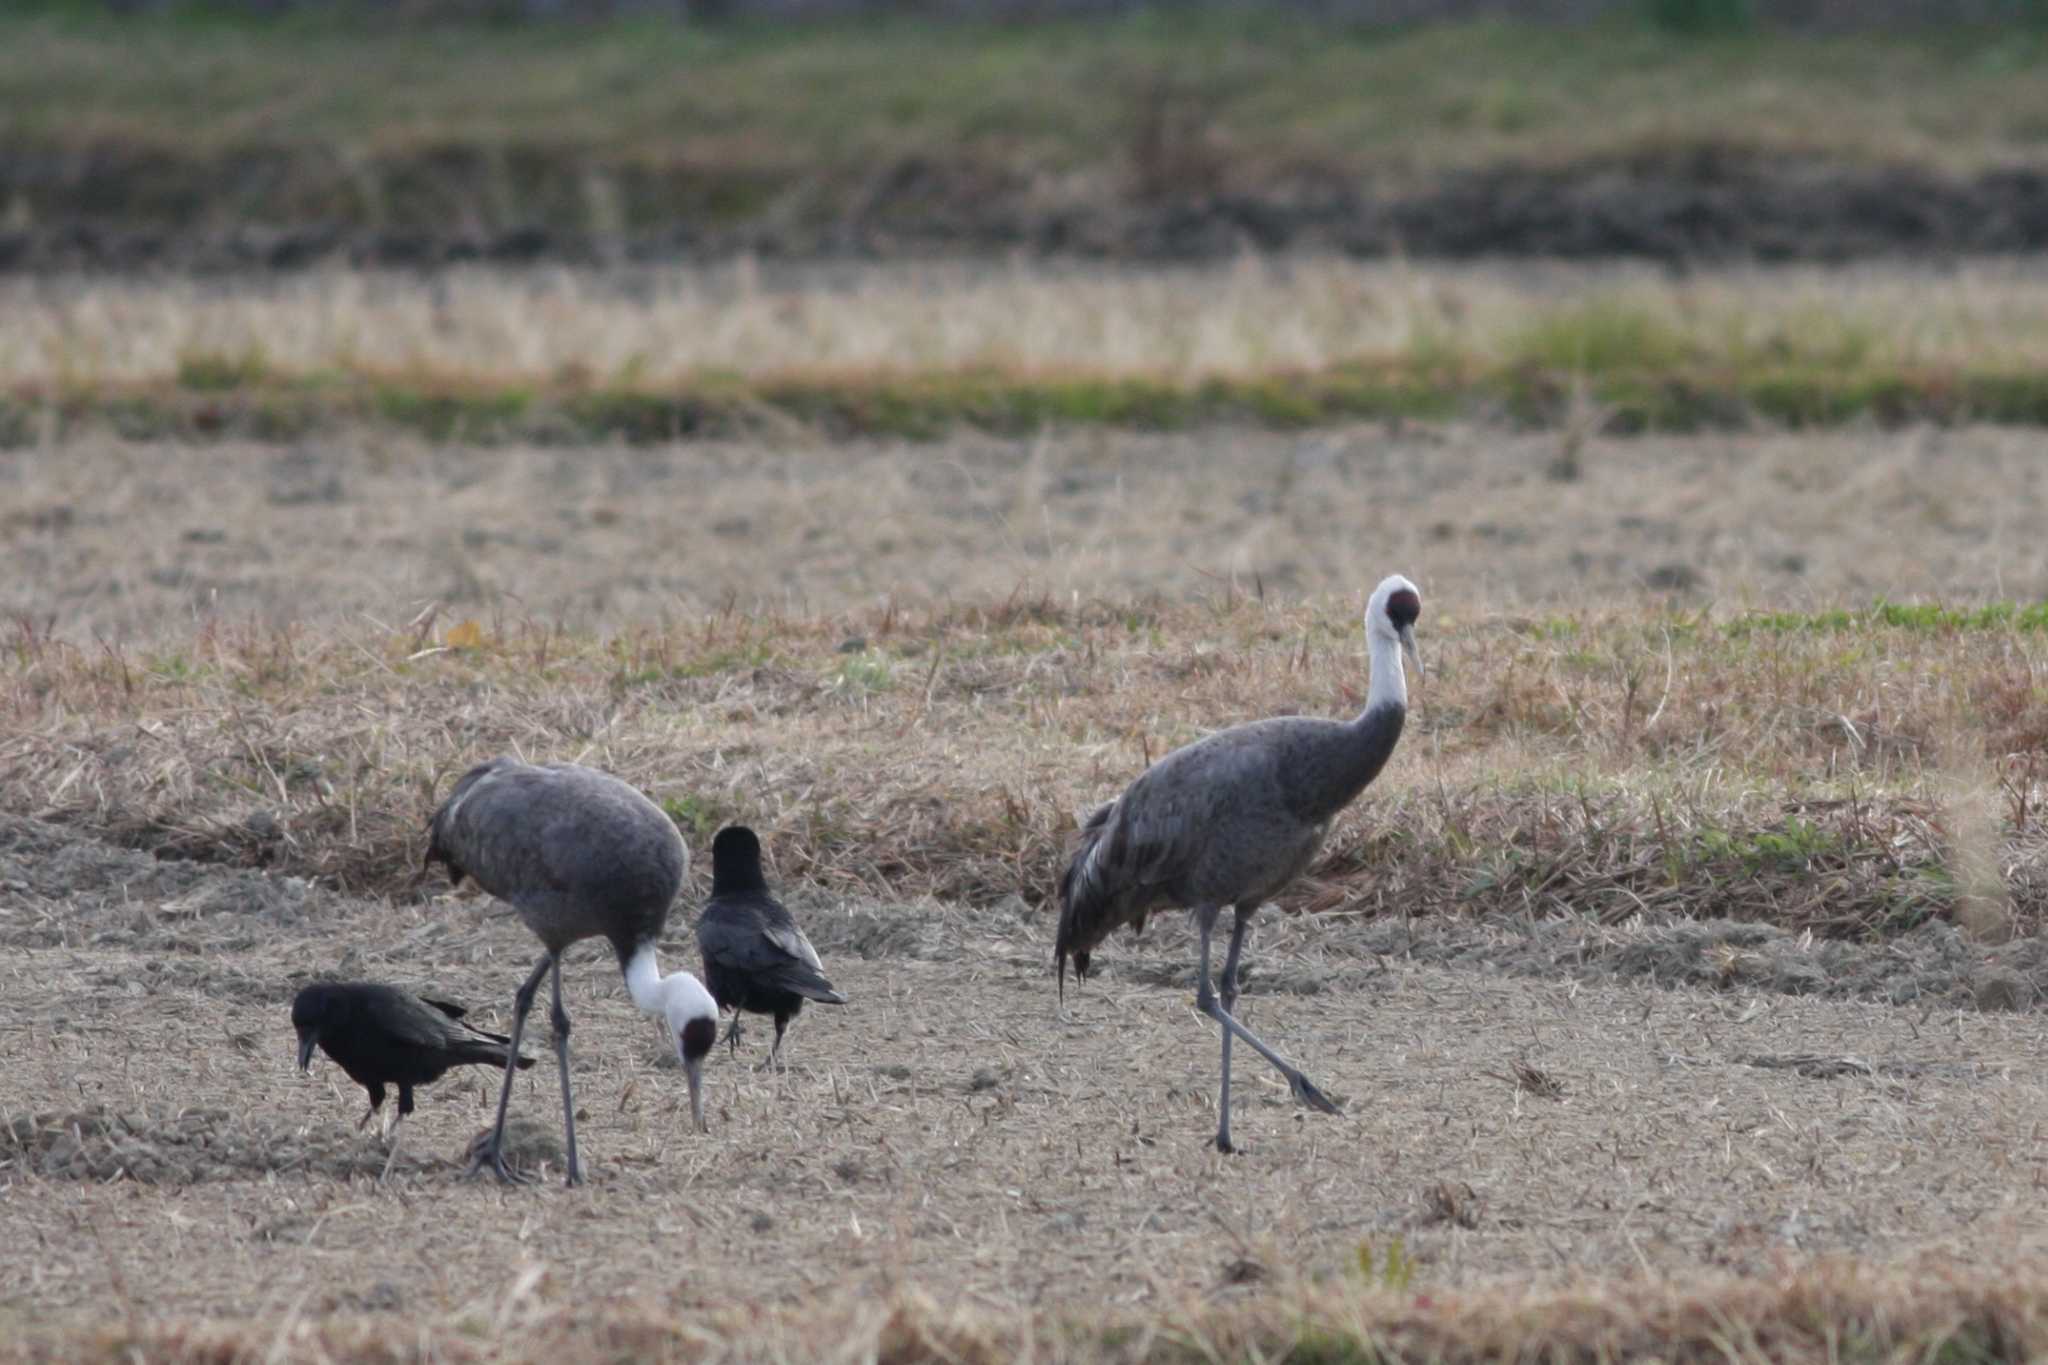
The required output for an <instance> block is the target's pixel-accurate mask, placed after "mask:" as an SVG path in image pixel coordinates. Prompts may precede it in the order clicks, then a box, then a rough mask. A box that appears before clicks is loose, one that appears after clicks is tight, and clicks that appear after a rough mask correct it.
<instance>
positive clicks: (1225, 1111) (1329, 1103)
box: [1195, 905, 1343, 1152]
mask: <svg viewBox="0 0 2048 1365" xmlns="http://www.w3.org/2000/svg"><path fill="white" fill-rule="evenodd" d="M1221 910H1222V907H1221V906H1215V905H1211V906H1205V907H1203V908H1202V909H1200V910H1197V911H1196V912H1195V922H1196V923H1197V925H1199V926H1200V928H1201V931H1202V978H1201V985H1200V987H1199V988H1198V989H1197V990H1196V992H1195V1008H1196V1009H1198V1010H1200V1011H1201V1012H1202V1013H1204V1014H1206V1015H1208V1016H1209V1017H1210V1018H1211V1019H1214V1020H1215V1021H1216V1022H1217V1023H1218V1024H1220V1025H1222V1027H1223V1032H1224V1037H1225V1038H1226V1039H1228V1038H1229V1036H1230V1035H1231V1034H1233V1033H1235V1034H1236V1035H1237V1036H1238V1037H1240V1038H1242V1039H1244V1042H1245V1045H1246V1046H1247V1047H1249V1048H1251V1049H1252V1051H1254V1052H1256V1053H1258V1054H1259V1055H1260V1056H1261V1057H1264V1058H1265V1059H1266V1060H1267V1061H1269V1062H1271V1063H1272V1064H1273V1066H1274V1069H1276V1070H1277V1071H1279V1073H1280V1074H1281V1075H1282V1076H1285V1077H1286V1078H1287V1087H1288V1089H1290V1090H1292V1091H1293V1092H1294V1097H1295V1098H1296V1099H1298V1100H1300V1101H1301V1102H1302V1103H1303V1104H1306V1105H1308V1106H1309V1107H1310V1108H1311V1109H1320V1110H1322V1111H1323V1112H1324V1113H1325V1114H1338V1113H1342V1112H1343V1111H1342V1110H1340V1109H1339V1108H1338V1107H1337V1105H1336V1103H1335V1102H1334V1101H1333V1100H1331V1099H1330V1097H1329V1096H1328V1095H1325V1094H1324V1093H1323V1092H1322V1091H1321V1090H1319V1089H1317V1088H1316V1085H1315V1083H1314V1082H1313V1081H1311V1080H1309V1078H1308V1077H1306V1076H1304V1075H1302V1074H1301V1071H1300V1069H1299V1068H1298V1067H1295V1066H1293V1065H1291V1064H1290V1063H1289V1062H1288V1061H1287V1060H1286V1059H1285V1058H1283V1057H1282V1056H1281V1055H1280V1054H1279V1053H1277V1052H1275V1051H1273V1049H1272V1048H1270V1047H1267V1046H1266V1044H1265V1042H1264V1041H1263V1040H1261V1039H1260V1037H1259V1035H1258V1034H1256V1033H1253V1032H1252V1031H1251V1030H1250V1029H1248V1028H1246V1027H1245V1026H1244V1025H1243V1024H1240V1023H1238V1022H1237V1019H1236V1017H1235V1016H1233V1015H1232V1014H1231V1013H1230V1011H1229V1010H1227V1009H1225V1008H1224V1006H1223V1002H1222V1001H1220V1000H1218V999H1217V998H1216V989H1215V987H1214V986H1213V985H1211V984H1210V980H1209V939H1210V936H1211V935H1212V934H1213V933H1214V932H1215V929H1216V916H1217V915H1218V914H1219V913H1220V912H1221ZM1243 924H1244V920H1243V919H1242V918H1240V919H1239V920H1238V928H1237V930H1236V931H1235V932H1234V933H1233V935H1232V937H1233V939H1235V938H1236V937H1237V936H1238V935H1239V934H1241V933H1242V931H1243V929H1242V926H1243ZM1226 1055H1228V1054H1226ZM1217 1108H1218V1109H1219V1110H1220V1111H1221V1116H1220V1118H1219V1120H1218V1123H1217V1126H1216V1150H1218V1151H1219V1152H1228V1151H1231V1150H1232V1148H1231V1146H1230V1072H1229V1071H1228V1070H1227V1069H1226V1070H1225V1071H1224V1073H1223V1089H1222V1091H1221V1093H1220V1094H1219V1096H1218V1103H1217Z"/></svg>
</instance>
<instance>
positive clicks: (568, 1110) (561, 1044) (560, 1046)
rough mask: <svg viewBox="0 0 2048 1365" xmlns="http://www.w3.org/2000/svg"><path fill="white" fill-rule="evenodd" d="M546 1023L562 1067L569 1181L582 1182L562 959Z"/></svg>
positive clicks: (563, 1121)
mask: <svg viewBox="0 0 2048 1365" xmlns="http://www.w3.org/2000/svg"><path fill="white" fill-rule="evenodd" d="M548 1023H549V1024H551V1025H552V1026H553V1027H554V1030H555V1061H556V1062H557V1063H558V1064H559V1065H560V1066H561V1068H562V1129H563V1131H564V1132H566V1133H567V1134H568V1135H569V1183H570V1184H571V1185H581V1184H582V1183H583V1165H582V1163H581V1162H579V1161H577V1160H576V1100H575V1098H574V1096H572V1095H571V1094H570V1093H569V1012H568V1011H567V1010H565V1009H563V1008H562V959H561V958H559V957H558V958H556V959H555V1000H554V1009H553V1010H552V1011H551V1012H550V1013H549V1015H548Z"/></svg>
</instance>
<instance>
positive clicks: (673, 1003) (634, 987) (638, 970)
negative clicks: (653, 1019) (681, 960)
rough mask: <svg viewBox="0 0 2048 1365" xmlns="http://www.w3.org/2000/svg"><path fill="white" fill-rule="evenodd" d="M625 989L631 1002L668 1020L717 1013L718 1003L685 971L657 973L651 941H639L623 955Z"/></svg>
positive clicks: (658, 960)
mask: <svg viewBox="0 0 2048 1365" xmlns="http://www.w3.org/2000/svg"><path fill="white" fill-rule="evenodd" d="M626 990H627V992H628V993H629V994H631V995H632V997H633V1003H634V1004H635V1005H638V1006H639V1007H640V1008H641V1009H642V1010H644V1011H646V1012H647V1013H649V1014H657V1015H661V1016H662V1017H664V1018H667V1019H668V1020H669V1022H670V1023H680V1021H681V1020H682V1019H684V1018H689V1017H694V1016H696V1015H699V1014H709V1015H711V1016H713V1017H716V1016H717V1013H718V1006H717V1005H715V1004H713V1003H712V1000H711V993H710V992H709V991H707V990H705V989H704V983H702V982H701V981H699V980H697V978H696V977H694V976H692V975H691V974H690V973H688V972H670V973H669V974H668V975H667V976H663V975H662V974H661V961H660V959H659V958H657V957H656V956H655V953H654V944H653V942H652V941H649V942H647V943H643V944H641V945H640V946H639V947H638V948H636V949H634V950H633V955H632V956H631V957H629V958H627V959H626Z"/></svg>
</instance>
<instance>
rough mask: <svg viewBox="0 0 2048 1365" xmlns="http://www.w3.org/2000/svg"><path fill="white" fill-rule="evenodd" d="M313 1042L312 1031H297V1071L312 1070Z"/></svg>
mask: <svg viewBox="0 0 2048 1365" xmlns="http://www.w3.org/2000/svg"><path fill="white" fill-rule="evenodd" d="M314 1041H315V1040H314V1037H313V1030H311V1029H304V1028H302V1029H300V1030H299V1070H301V1071H310V1070H312V1069H313V1043H314Z"/></svg>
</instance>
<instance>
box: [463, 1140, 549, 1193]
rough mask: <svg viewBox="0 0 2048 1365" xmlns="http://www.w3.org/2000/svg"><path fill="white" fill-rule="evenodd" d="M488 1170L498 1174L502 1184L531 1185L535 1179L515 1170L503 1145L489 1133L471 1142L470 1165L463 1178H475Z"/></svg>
mask: <svg viewBox="0 0 2048 1365" xmlns="http://www.w3.org/2000/svg"><path fill="white" fill-rule="evenodd" d="M486 1170H488V1171H490V1172H491V1174H493V1175H495V1176H497V1177H498V1183H499V1184H501V1185H531V1184H533V1183H534V1181H535V1177H533V1176H531V1175H528V1174H527V1173H526V1172H524V1171H520V1170H515V1169H514V1168H513V1167H512V1166H511V1165H510V1164H509V1163H507V1162H506V1160H505V1150H504V1148H503V1146H502V1145H501V1144H500V1143H498V1142H497V1141H496V1140H495V1139H494V1138H493V1137H491V1136H490V1135H489V1134H484V1135H483V1136H480V1137H479V1138H478V1139H477V1140H476V1141H475V1142H473V1143H471V1144H470V1148H469V1165H468V1167H467V1168H466V1169H464V1171H463V1172H462V1178H463V1179H464V1180H474V1179H476V1178H477V1177H478V1176H479V1175H481V1174H483V1173H484V1171H486Z"/></svg>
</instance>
